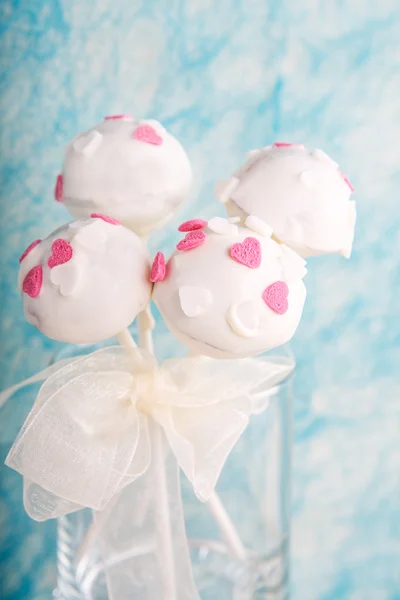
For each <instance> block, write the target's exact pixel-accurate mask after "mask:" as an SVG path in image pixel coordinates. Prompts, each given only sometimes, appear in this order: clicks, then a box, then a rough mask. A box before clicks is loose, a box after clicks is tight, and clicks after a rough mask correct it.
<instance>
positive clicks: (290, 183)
mask: <svg viewBox="0 0 400 600" xmlns="http://www.w3.org/2000/svg"><path fill="white" fill-rule="evenodd" d="M353 191H354V188H353V186H352V185H351V183H350V181H349V180H348V179H347V178H346V177H345V176H344V175H343V173H342V172H341V171H340V170H339V168H338V164H337V163H336V162H335V161H333V160H332V159H331V158H330V157H329V156H328V155H327V154H325V152H323V151H322V150H314V151H311V152H310V151H308V150H307V148H305V146H303V145H302V144H289V143H282V142H278V143H275V144H273V145H272V146H267V147H265V148H262V149H260V150H254V151H252V152H250V153H249V155H248V159H247V161H246V162H245V163H244V165H243V166H242V167H240V168H239V169H238V170H237V171H236V172H235V173H234V174H233V175H232V177H231V178H230V179H229V180H227V181H221V182H219V183H218V184H217V187H216V195H217V198H218V199H219V200H220V201H221V202H223V203H225V205H226V208H227V211H228V214H229V215H238V216H240V217H241V218H242V220H243V222H244V221H245V220H246V218H247V217H248V216H250V220H253V221H254V218H256V219H260V220H261V221H262V222H264V223H266V224H267V225H268V226H270V227H272V229H273V232H274V236H275V237H276V239H278V240H279V241H280V242H283V243H285V244H287V245H288V246H290V247H291V248H293V249H294V250H296V252H298V253H299V254H300V255H301V256H304V257H307V256H312V255H317V254H333V253H338V254H342V255H343V256H345V257H346V258H348V257H349V256H350V254H351V248H352V243H353V237H354V227H355V220H356V208H355V202H354V201H352V200H350V196H351V194H352V192H353Z"/></svg>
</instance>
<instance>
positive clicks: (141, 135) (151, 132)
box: [132, 125, 163, 146]
mask: <svg viewBox="0 0 400 600" xmlns="http://www.w3.org/2000/svg"><path fill="white" fill-rule="evenodd" d="M132 137H133V139H135V140H139V142H145V143H146V144H152V145H153V146H161V144H162V143H163V139H162V137H160V136H159V135H158V133H157V131H156V130H155V129H153V127H151V125H140V127H138V128H137V129H136V131H134V132H133V134H132Z"/></svg>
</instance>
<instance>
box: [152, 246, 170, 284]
mask: <svg viewBox="0 0 400 600" xmlns="http://www.w3.org/2000/svg"><path fill="white" fill-rule="evenodd" d="M165 271H166V266H165V257H164V254H163V253H162V252H157V254H156V257H155V259H154V261H153V265H152V267H151V273H150V278H149V281H151V282H152V283H155V282H156V281H163V279H164V277H165Z"/></svg>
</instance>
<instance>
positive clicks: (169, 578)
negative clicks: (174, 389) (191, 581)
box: [138, 306, 177, 600]
mask: <svg viewBox="0 0 400 600" xmlns="http://www.w3.org/2000/svg"><path fill="white" fill-rule="evenodd" d="M153 327H154V319H153V316H152V314H151V309H150V306H148V307H147V308H146V309H145V310H144V311H143V312H142V313H140V314H139V315H138V328H139V340H140V342H139V343H140V347H141V348H144V349H145V350H147V351H148V352H150V353H151V354H154V348H153V338H152V333H151V331H152V329H153ZM149 425H150V426H149V435H150V443H151V447H152V460H153V461H154V464H155V467H156V472H157V488H158V489H157V494H156V497H157V500H158V502H157V506H156V511H155V516H156V519H157V521H158V530H159V531H160V532H161V539H162V548H161V549H160V550H161V552H160V553H161V555H162V556H163V566H164V568H163V569H162V574H163V577H164V582H163V590H164V598H165V600H175V599H176V597H177V596H176V581H175V565H174V555H173V543H172V531H171V517H170V511H169V502H168V488H167V481H166V477H165V466H164V455H163V451H162V447H163V445H162V435H163V432H162V431H161V429H160V426H159V425H158V423H156V422H155V421H152V420H150V423H149Z"/></svg>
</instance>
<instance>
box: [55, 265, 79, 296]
mask: <svg viewBox="0 0 400 600" xmlns="http://www.w3.org/2000/svg"><path fill="white" fill-rule="evenodd" d="M50 280H51V282H52V283H53V284H54V285H56V286H58V287H59V288H60V294H61V295H62V296H71V295H72V294H74V293H75V292H76V291H77V289H78V286H79V283H80V281H81V269H80V268H79V266H78V261H77V260H74V259H72V260H70V261H69V262H67V263H64V264H63V265H57V266H56V267H53V268H52V269H51V271H50Z"/></svg>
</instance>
